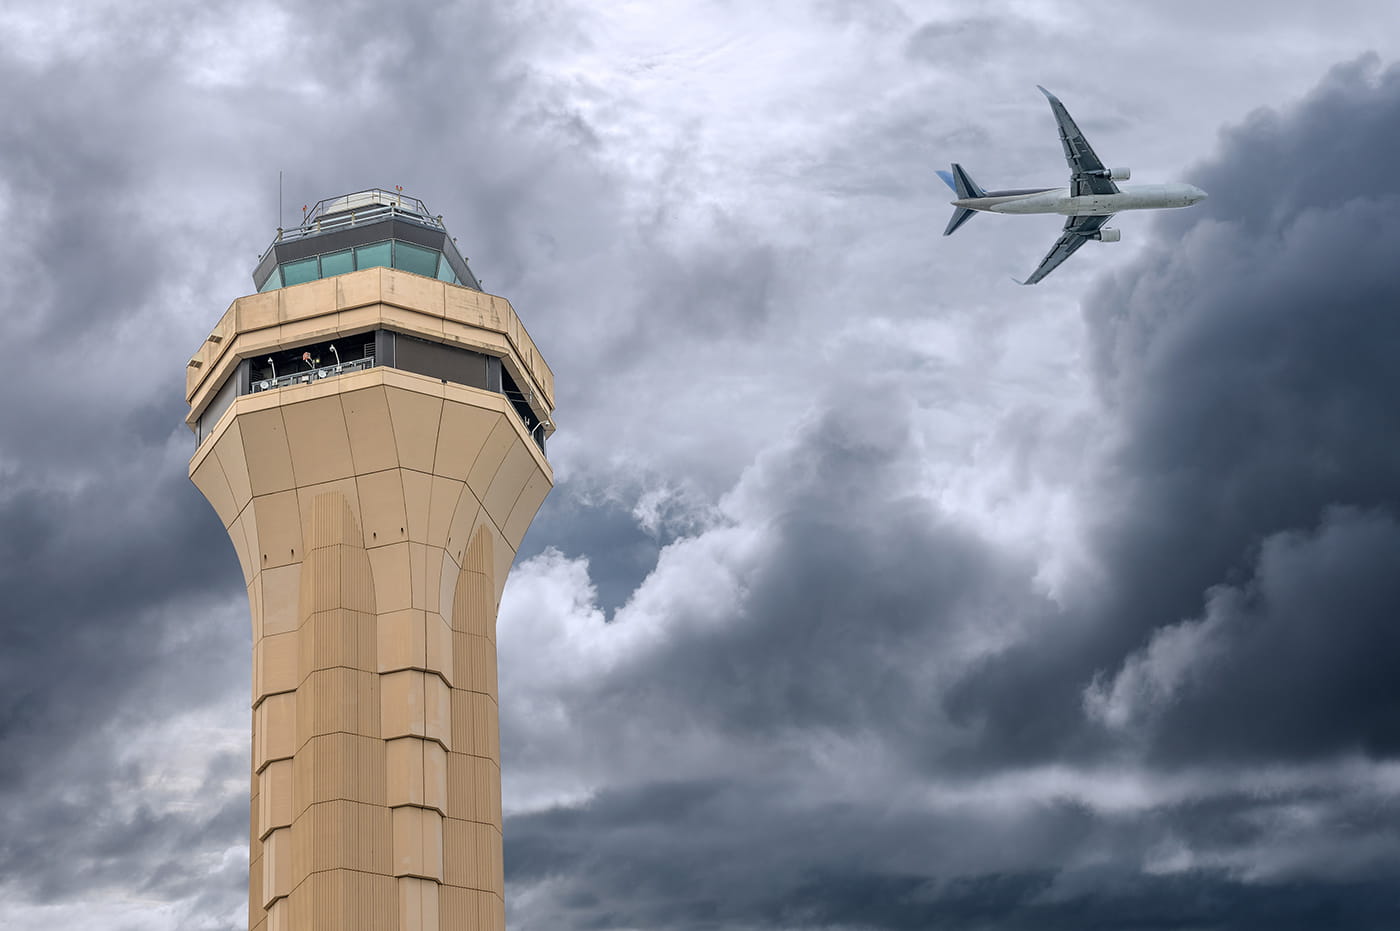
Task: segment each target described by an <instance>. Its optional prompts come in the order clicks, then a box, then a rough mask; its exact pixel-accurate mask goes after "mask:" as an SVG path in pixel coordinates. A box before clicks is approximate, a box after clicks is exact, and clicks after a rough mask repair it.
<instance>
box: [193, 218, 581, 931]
mask: <svg viewBox="0 0 1400 931" xmlns="http://www.w3.org/2000/svg"><path fill="white" fill-rule="evenodd" d="M327 203H329V204H331V205H332V208H334V207H335V206H336V205H341V206H342V207H344V205H346V204H349V205H350V206H348V207H344V209H342V210H339V211H337V210H335V209H320V212H319V213H313V216H312V220H311V221H310V222H309V223H308V226H307V227H303V228H302V229H300V230H297V231H292V234H280V235H279V240H278V242H277V243H274V245H273V247H272V248H271V249H269V251H268V256H265V257H264V259H263V262H262V263H261V264H260V265H259V271H258V275H257V276H255V280H257V277H258V276H261V279H262V280H260V281H257V283H258V284H259V286H260V287H261V288H262V289H263V290H261V291H260V293H257V294H253V295H250V296H247V297H242V298H239V299H238V300H236V301H234V302H233V305H232V306H231V307H230V308H229V310H228V312H227V313H225V314H224V316H223V317H222V319H220V321H219V323H218V324H217V326H215V328H214V331H213V333H212V334H211V335H210V337H209V339H208V341H206V343H205V344H204V346H203V347H201V349H200V351H199V353H198V354H197V355H196V356H195V357H194V358H193V359H192V360H191V361H190V367H189V370H188V375H189V377H188V383H187V399H188V401H189V403H190V415H189V418H188V421H187V422H188V423H189V425H190V427H191V428H192V429H193V430H194V431H195V433H196V437H197V443H198V445H197V448H196V451H195V454H194V457H193V458H192V459H191V461H190V476H191V478H192V479H193V481H194V483H195V484H196V485H197V486H198V487H199V489H200V490H201V491H202V492H203V493H204V495H205V497H206V498H207V499H208V500H209V502H210V504H212V505H213V507H214V509H215V511H216V512H217V513H218V515H219V518H220V520H221V521H222V522H223V524H224V527H225V528H226V530H227V531H228V534H229V537H230V539H231V540H232V541H233V545H234V549H235V551H236V552H237V554H238V559H239V563H240V564H241V566H242V569H243V576H244V581H245V583H246V584H247V589H248V600H249V605H250V608H251V614H252V625H253V689H252V708H253V715H252V718H253V723H252V731H253V751H252V781H251V784H252V804H251V835H252V836H251V842H250V861H251V862H250V877H249V917H248V924H249V928H250V929H254V931H288V929H293V928H295V929H297V931H317V929H325V931H332V929H333V931H355V929H364V931H370V929H373V931H386V929H398V931H459V929H461V931H465V929H473V931H474V929H503V928H504V927H505V910H504V879H503V873H502V860H501V802H500V798H501V795H500V742H499V734H498V712H497V685H496V639H495V637H496V608H497V605H498V603H499V600H500V595H501V590H502V588H503V586H504V584H505V577H506V573H507V571H508V569H509V567H510V564H511V562H512V560H513V559H514V557H515V550H516V548H517V547H518V546H519V544H520V539H521V537H522V536H523V535H524V533H525V530H526V528H527V527H528V526H529V523H530V521H531V520H532V519H533V517H534V515H535V512H536V510H537V509H538V508H539V506H540V504H541V503H542V502H543V500H544V497H545V495H546V494H547V493H548V492H549V489H550V487H551V486H552V482H553V476H552V472H551V470H550V467H549V463H548V461H547V460H546V458H545V455H544V439H545V436H546V435H547V434H548V433H549V432H550V431H552V429H553V425H552V423H551V422H550V419H549V418H550V415H551V412H552V409H553V376H552V374H551V373H550V371H549V369H548V367H547V366H546V365H545V363H544V361H543V359H541V358H540V356H539V353H538V352H537V350H536V349H535V347H534V344H533V343H532V342H531V340H530V338H529V336H528V335H527V334H526V333H525V330H524V328H523V327H522V326H521V325H520V322H519V319H518V318H517V317H516V314H515V312H514V310H513V309H512V308H511V306H510V304H509V303H508V302H506V301H505V300H504V299H502V298H499V297H496V296H493V295H489V294H485V293H483V292H482V291H480V290H479V289H478V286H477V284H476V280H475V278H474V277H472V276H471V274H470V271H469V270H467V269H466V267H465V262H464V261H463V260H462V259H461V257H460V256H459V255H457V254H456V250H455V248H454V247H451V245H450V239H448V238H447V237H446V234H445V231H442V230H441V222H440V220H438V219H437V218H433V217H430V216H428V215H427V213H426V210H422V209H421V204H420V203H419V202H416V201H412V200H411V199H409V198H402V197H400V196H399V195H394V194H388V193H386V192H362V193H360V194H355V195H349V196H348V197H346V198H337V199H335V200H334V201H330V202H323V204H327ZM405 204H408V206H407V207H405ZM321 207H322V205H318V209H319V208H321ZM313 224H315V225H313ZM386 224H387V225H386ZM288 244H290V245H292V246H295V248H294V249H291V250H288V249H287V246H288ZM434 247H435V248H436V250H437V251H436V254H435V255H428V254H427V253H428V252H432V251H433V250H434ZM449 249H450V252H451V255H448V254H447V252H448V250H449ZM269 256H270V257H271V258H270V259H269ZM376 263H377V264H376ZM430 263H433V267H434V268H435V269H438V270H440V271H438V272H436V273H435V274H434V276H433V277H429V276H428V275H427V274H426V272H428V271H429V266H430ZM396 266H397V267H396ZM410 269H412V270H410ZM313 273H314V274H313ZM298 282H299V283H298Z"/></svg>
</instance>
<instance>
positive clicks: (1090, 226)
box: [1019, 213, 1113, 284]
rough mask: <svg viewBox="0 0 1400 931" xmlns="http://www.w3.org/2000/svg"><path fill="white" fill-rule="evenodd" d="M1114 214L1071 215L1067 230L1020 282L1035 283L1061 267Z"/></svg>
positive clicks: (1067, 221)
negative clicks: (1028, 275)
mask: <svg viewBox="0 0 1400 931" xmlns="http://www.w3.org/2000/svg"><path fill="white" fill-rule="evenodd" d="M1112 217H1113V214H1111V213H1109V214H1095V215H1093V216H1079V217H1070V218H1069V219H1068V220H1066V221H1065V231H1064V232H1063V233H1061V234H1060V238H1059V239H1057V240H1055V245H1054V246H1053V247H1052V248H1051V249H1050V251H1049V252H1048V253H1046V255H1045V258H1043V259H1041V260H1040V264H1039V265H1037V266H1036V268H1035V271H1033V272H1031V276H1030V277H1029V278H1027V279H1026V280H1025V281H1022V282H1019V283H1020V284H1035V283H1036V282H1037V281H1039V280H1040V279H1042V278H1044V277H1045V276H1046V275H1048V274H1050V273H1051V272H1053V271H1054V270H1055V269H1057V268H1059V267H1060V263H1061V262H1063V261H1064V260H1065V259H1067V258H1069V257H1070V256H1072V255H1074V253H1075V251H1076V250H1078V248H1079V247H1080V246H1082V245H1084V243H1085V242H1087V241H1088V239H1089V237H1090V236H1092V235H1093V234H1094V233H1097V232H1098V231H1099V229H1100V228H1102V227H1103V225H1104V224H1105V223H1107V222H1108V221H1109V220H1110V219H1112Z"/></svg>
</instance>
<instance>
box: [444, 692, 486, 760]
mask: <svg viewBox="0 0 1400 931" xmlns="http://www.w3.org/2000/svg"><path fill="white" fill-rule="evenodd" d="M472 694H473V693H471V692H467V691H464V690H462V689H453V690H452V747H453V749H454V750H456V751H457V752H458V753H476V740H475V733H474V732H475V727H474V725H475V724H476V718H475V716H474V715H473V714H472V710H473V708H472V698H471V696H472ZM479 755H482V756H484V755H485V754H479Z"/></svg>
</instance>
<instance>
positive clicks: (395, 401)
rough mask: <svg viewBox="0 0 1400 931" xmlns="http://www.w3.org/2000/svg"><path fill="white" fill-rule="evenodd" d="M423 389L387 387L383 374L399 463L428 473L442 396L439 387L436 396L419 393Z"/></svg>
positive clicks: (435, 454) (430, 466)
mask: <svg viewBox="0 0 1400 931" xmlns="http://www.w3.org/2000/svg"><path fill="white" fill-rule="evenodd" d="M399 374H401V373H399ZM395 380H397V379H395ZM427 387H428V386H422V387H421V388H420V386H419V385H418V384H414V388H415V389H416V390H407V389H405V388H402V387H398V386H390V385H389V376H388V375H386V378H385V387H384V391H385V395H386V397H387V398H388V399H389V413H390V416H391V417H392V418H393V421H394V442H395V444H396V446H397V449H398V454H399V464H400V465H401V466H402V467H403V468H405V469H414V470H417V471H419V472H425V473H428V474H432V471H433V460H434V458H436V456H437V440H438V425H439V423H440V422H441V420H442V397H441V388H440V386H439V387H438V396H436V397H435V396H433V395H431V394H422V393H420V390H424V389H426V388H427Z"/></svg>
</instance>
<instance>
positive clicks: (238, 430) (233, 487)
mask: <svg viewBox="0 0 1400 931" xmlns="http://www.w3.org/2000/svg"><path fill="white" fill-rule="evenodd" d="M214 455H215V456H218V457H219V463H220V464H221V465H222V466H223V467H224V477H225V478H226V479H228V485H229V490H230V491H232V492H233V501H234V505H235V506H236V507H237V508H238V510H240V511H241V510H242V509H243V508H244V507H246V506H247V504H248V502H249V501H251V500H252V498H253V487H252V486H251V485H250V484H249V483H248V459H247V457H246V456H244V454H243V430H242V427H240V426H239V421H238V418H237V417H235V418H234V419H233V420H231V421H230V422H229V425H228V426H227V427H225V428H224V431H223V433H222V434H221V435H220V436H219V439H218V442H217V443H215V445H214Z"/></svg>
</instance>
